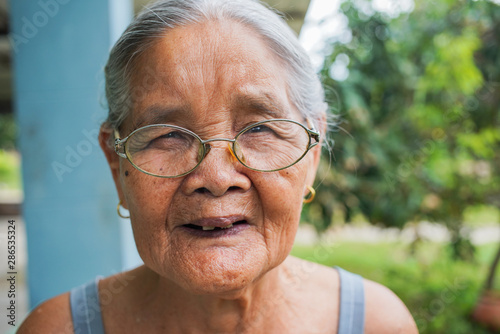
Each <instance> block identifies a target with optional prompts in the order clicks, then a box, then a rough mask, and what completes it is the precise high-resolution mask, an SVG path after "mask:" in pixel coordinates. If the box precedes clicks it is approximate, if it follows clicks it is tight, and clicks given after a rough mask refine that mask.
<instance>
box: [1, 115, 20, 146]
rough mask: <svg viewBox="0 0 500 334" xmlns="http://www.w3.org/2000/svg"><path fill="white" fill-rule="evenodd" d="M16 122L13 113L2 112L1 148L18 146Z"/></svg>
mask: <svg viewBox="0 0 500 334" xmlns="http://www.w3.org/2000/svg"><path fill="white" fill-rule="evenodd" d="M16 129H17V128H16V122H15V120H14V115H13V114H0V149H4V150H13V149H14V148H15V147H16Z"/></svg>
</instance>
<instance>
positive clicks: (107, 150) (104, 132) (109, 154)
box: [99, 123, 128, 209]
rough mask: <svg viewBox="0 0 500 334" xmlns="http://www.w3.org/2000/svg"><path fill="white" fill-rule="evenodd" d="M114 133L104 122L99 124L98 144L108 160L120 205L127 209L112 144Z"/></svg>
mask: <svg viewBox="0 0 500 334" xmlns="http://www.w3.org/2000/svg"><path fill="white" fill-rule="evenodd" d="M113 142H114V135H113V129H112V128H111V127H110V126H109V125H108V124H106V123H104V124H102V125H101V129H100V131H99V145H100V146H101V149H102V151H103V152H104V156H105V157H106V160H107V161H108V165H109V168H110V169H111V175H112V176H113V180H114V181H115V187H116V191H117V192H118V197H119V199H120V201H121V202H122V206H123V207H124V208H125V209H127V208H128V206H127V203H126V201H125V196H124V195H123V190H122V185H121V182H120V157H119V156H118V154H116V152H115V149H114V146H113Z"/></svg>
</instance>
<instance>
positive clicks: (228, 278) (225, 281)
mask: <svg viewBox="0 0 500 334" xmlns="http://www.w3.org/2000/svg"><path fill="white" fill-rule="evenodd" d="M259 255H260V256H259ZM172 265H173V267H170V269H172V270H174V275H175V278H174V281H175V282H176V283H177V284H178V285H180V286H181V287H182V288H184V289H185V290H186V291H189V292H190V293H193V294H197V295H209V294H210V295H220V296H221V297H224V296H226V297H228V298H230V297H231V296H237V295H239V294H241V293H243V292H244V290H245V289H246V288H247V287H249V286H250V285H251V284H252V283H254V282H255V281H257V280H258V279H259V278H260V277H261V276H262V275H263V274H265V273H266V272H267V271H269V270H270V269H272V268H270V267H269V266H268V261H267V258H265V257H264V256H262V254H261V253H260V254H259V252H255V250H254V251H253V252H250V251H249V250H245V251H243V250H241V249H240V250H239V251H237V250H234V249H222V250H221V249H215V250H210V251H206V252H204V253H203V254H197V255H195V254H193V255H192V256H191V257H190V259H189V260H188V259H185V261H182V262H178V263H177V264H173V263H172ZM175 267H177V268H175Z"/></svg>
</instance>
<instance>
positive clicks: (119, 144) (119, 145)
mask: <svg viewBox="0 0 500 334" xmlns="http://www.w3.org/2000/svg"><path fill="white" fill-rule="evenodd" d="M275 121H285V122H290V123H295V124H297V125H300V126H301V127H302V128H303V129H304V130H306V132H307V135H308V137H309V142H308V143H307V148H306V150H305V151H304V153H303V154H302V155H301V156H300V157H299V158H298V159H297V160H296V161H295V162H294V163H292V164H290V165H288V166H285V167H281V168H276V169H272V170H260V169H256V168H252V167H249V166H247V165H246V164H245V163H244V162H243V161H241V160H240V158H239V157H238V155H237V154H236V151H235V147H234V145H235V144H236V140H237V139H238V137H239V136H240V135H241V134H243V133H245V132H246V131H247V130H249V129H251V128H253V127H255V126H258V125H261V124H265V123H270V122H275ZM307 123H308V125H309V126H311V122H310V121H309V119H307ZM158 126H159V127H169V128H174V129H177V130H181V131H185V132H187V133H188V134H190V135H192V136H193V137H195V138H196V139H198V141H199V142H200V143H201V147H203V152H202V155H201V159H200V161H198V163H197V164H196V165H195V166H194V167H193V168H191V169H190V170H189V171H187V172H185V173H182V174H179V175H175V176H164V175H157V174H153V173H150V172H147V171H145V170H144V169H142V168H140V167H139V166H137V165H136V164H135V163H134V162H132V160H131V159H130V158H129V155H128V154H127V152H128V151H127V150H126V144H127V140H128V139H129V138H130V137H131V136H132V135H134V134H135V133H136V132H138V131H140V130H143V129H146V128H151V127H158ZM114 136H115V144H114V146H115V152H116V154H117V155H118V156H120V157H122V158H125V159H127V160H128V161H129V162H130V163H131V164H132V166H134V168H135V169H137V170H139V171H140V172H143V173H144V174H147V175H151V176H154V177H160V178H169V179H171V178H176V177H182V176H185V175H187V174H189V173H191V172H193V171H194V170H195V169H196V168H198V167H199V166H200V164H201V162H202V161H203V160H204V159H205V157H206V156H207V154H208V153H209V152H210V150H211V148H212V146H210V144H209V143H210V142H213V141H226V142H228V148H229V150H230V152H231V155H232V156H233V157H234V158H236V160H238V162H239V163H241V164H242V165H243V166H245V167H246V168H248V169H250V170H253V171H256V172H263V173H270V172H277V171H280V170H283V169H286V168H289V167H292V166H293V165H295V164H296V163H298V162H299V161H300V160H302V158H304V157H305V155H306V154H307V153H308V152H309V151H310V150H311V149H312V148H313V147H315V146H316V145H318V144H319V142H320V132H319V131H318V130H316V129H315V128H314V126H311V129H308V128H307V127H306V126H305V125H303V124H302V123H300V122H297V121H294V120H291V119H284V118H277V119H268V120H263V121H259V122H257V123H253V124H250V125H248V126H246V127H245V128H244V129H242V130H241V131H239V132H238V133H237V134H236V136H235V137H234V139H229V138H212V139H207V140H203V139H201V137H200V136H198V135H197V134H196V133H194V132H193V131H191V130H189V129H186V128H183V127H180V126H177V125H170V124H150V125H146V126H142V127H140V128H138V129H135V130H134V131H132V132H131V133H130V134H129V135H128V136H127V137H125V138H123V139H120V133H119V132H118V129H114ZM311 139H314V140H316V142H314V143H311ZM231 144H232V145H231ZM121 149H123V152H120V150H121Z"/></svg>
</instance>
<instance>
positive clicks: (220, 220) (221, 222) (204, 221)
mask: <svg viewBox="0 0 500 334" xmlns="http://www.w3.org/2000/svg"><path fill="white" fill-rule="evenodd" d="M243 220H244V221H246V223H247V224H248V223H249V219H248V218H247V217H245V216H243V215H232V216H224V217H210V218H201V219H197V220H194V221H190V222H188V223H187V224H182V225H181V226H186V225H196V226H201V227H204V226H210V227H221V228H222V227H226V226H228V225H231V224H234V223H236V222H239V221H243Z"/></svg>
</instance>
